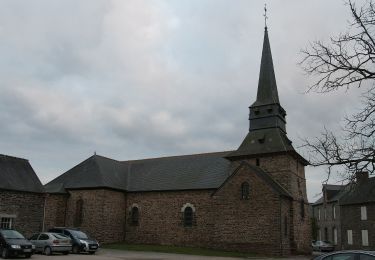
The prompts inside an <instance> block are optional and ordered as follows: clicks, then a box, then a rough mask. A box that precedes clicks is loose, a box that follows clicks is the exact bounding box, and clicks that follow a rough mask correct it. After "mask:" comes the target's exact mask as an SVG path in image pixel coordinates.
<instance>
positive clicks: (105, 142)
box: [0, 0, 360, 201]
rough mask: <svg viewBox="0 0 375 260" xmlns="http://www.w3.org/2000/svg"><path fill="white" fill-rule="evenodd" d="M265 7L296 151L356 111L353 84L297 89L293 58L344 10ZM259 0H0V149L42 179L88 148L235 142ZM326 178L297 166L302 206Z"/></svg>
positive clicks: (147, 153) (159, 148)
mask: <svg viewBox="0 0 375 260" xmlns="http://www.w3.org/2000/svg"><path fill="white" fill-rule="evenodd" d="M267 2H268V10H269V12H268V16H269V19H268V28H269V37H270V42H271V49H272V54H273V60H274V66H275V73H276V80H277V84H278V91H279V95H280V102H281V105H282V106H283V107H284V108H285V110H286V111H287V132H288V136H289V138H290V139H291V140H292V141H293V144H294V146H295V147H298V146H299V144H300V143H301V141H300V139H301V138H304V137H314V136H317V135H319V133H320V132H321V131H322V129H323V127H324V126H327V127H331V128H338V125H339V124H340V122H341V120H342V117H343V116H344V115H345V114H347V113H350V111H353V109H355V108H358V107H359V102H358V95H359V91H358V90H349V91H347V92H345V91H340V92H335V93H331V94H324V95H322V94H315V93H310V94H305V93H304V92H305V91H306V89H307V87H308V85H309V84H310V83H311V82H312V78H309V77H308V76H306V75H305V74H304V73H303V72H302V70H301V68H300V67H299V66H298V65H297V63H298V62H299V61H300V60H301V57H302V56H301V54H300V50H301V49H302V48H304V47H306V46H307V45H308V43H309V42H310V41H314V40H324V41H326V40H328V38H329V36H331V35H337V34H338V33H339V32H343V31H345V30H346V29H347V27H348V24H347V20H348V19H349V11H348V8H347V6H345V5H344V2H343V1H342V0H331V1H326V0H315V1H311V0H288V1H285V0H274V1H272V2H271V1H267ZM356 2H360V1H356ZM263 5H264V1H248V0H243V1H241V0H174V1H167V0H165V1H157V0H155V1H153V0H148V1H142V0H134V1H133V0H118V1H110V0H103V1H98V0H80V1H76V0H72V1H70V0H64V1H54V0H45V1H37V0H34V1H17V0H4V1H1V2H0V121H1V127H0V153H2V154H7V155H13V156H17V157H23V158H26V159H28V160H29V161H30V163H31V164H32V166H33V168H34V170H35V171H36V173H37V174H38V176H39V178H40V179H41V181H42V182H43V183H46V182H48V181H50V180H52V179H53V178H54V177H56V176H58V175H60V174H62V173H63V172H65V171H67V170H68V169H70V168H71V167H73V166H75V165H76V164H78V163H80V162H81V161H83V160H84V159H86V158H88V157H90V156H91V155H93V154H94V151H96V153H97V154H100V155H103V156H107V157H110V158H113V159H118V160H129V159H141V158H148V157H159V156H169V155H180V154H191V153H202V152H214V151H225V150H233V149H237V147H238V146H239V145H240V143H241V142H242V140H243V138H244V137H245V135H246V134H247V131H248V106H249V105H250V104H252V103H253V102H254V101H255V97H256V89H257V81H258V74H259V66H260V58H261V48H262V41H263V32H264V19H263ZM301 153H302V154H303V155H304V156H305V157H306V158H308V154H305V153H303V151H301ZM324 177H325V172H324V169H313V168H307V169H306V178H307V188H308V195H309V200H310V201H314V200H315V199H316V196H315V194H317V193H319V192H320V190H321V182H322V181H323V180H324ZM332 183H334V180H332ZM314 196H315V197H314Z"/></svg>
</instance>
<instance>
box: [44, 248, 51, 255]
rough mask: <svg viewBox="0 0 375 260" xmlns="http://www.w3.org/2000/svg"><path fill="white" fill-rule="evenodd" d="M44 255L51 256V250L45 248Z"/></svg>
mask: <svg viewBox="0 0 375 260" xmlns="http://www.w3.org/2000/svg"><path fill="white" fill-rule="evenodd" d="M44 254H45V255H51V254H52V250H51V248H50V247H49V246H46V247H45V248H44Z"/></svg>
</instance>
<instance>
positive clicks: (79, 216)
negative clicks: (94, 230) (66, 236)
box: [74, 198, 83, 227]
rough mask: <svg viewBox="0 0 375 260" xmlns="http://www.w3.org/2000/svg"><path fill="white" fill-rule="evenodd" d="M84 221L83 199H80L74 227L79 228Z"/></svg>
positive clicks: (77, 202)
mask: <svg viewBox="0 0 375 260" xmlns="http://www.w3.org/2000/svg"><path fill="white" fill-rule="evenodd" d="M82 221H83V199H81V198H80V199H78V200H77V201H76V214H75V218H74V226H76V227H79V226H81V225H82Z"/></svg>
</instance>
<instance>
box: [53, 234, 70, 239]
mask: <svg viewBox="0 0 375 260" xmlns="http://www.w3.org/2000/svg"><path fill="white" fill-rule="evenodd" d="M52 236H54V237H55V238H57V239H67V238H68V237H66V236H64V235H60V234H52Z"/></svg>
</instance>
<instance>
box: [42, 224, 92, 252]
mask: <svg viewBox="0 0 375 260" xmlns="http://www.w3.org/2000/svg"><path fill="white" fill-rule="evenodd" d="M48 231H49V232H54V233H59V234H63V235H66V236H68V237H70V239H71V240H72V246H73V247H72V252H73V253H75V254H78V253H80V252H87V253H89V254H95V252H96V250H98V248H99V243H98V241H96V240H95V239H92V238H90V237H89V236H88V235H86V234H85V233H84V232H82V231H81V230H79V229H76V228H60V227H58V228H51V229H50V230H48Z"/></svg>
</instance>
